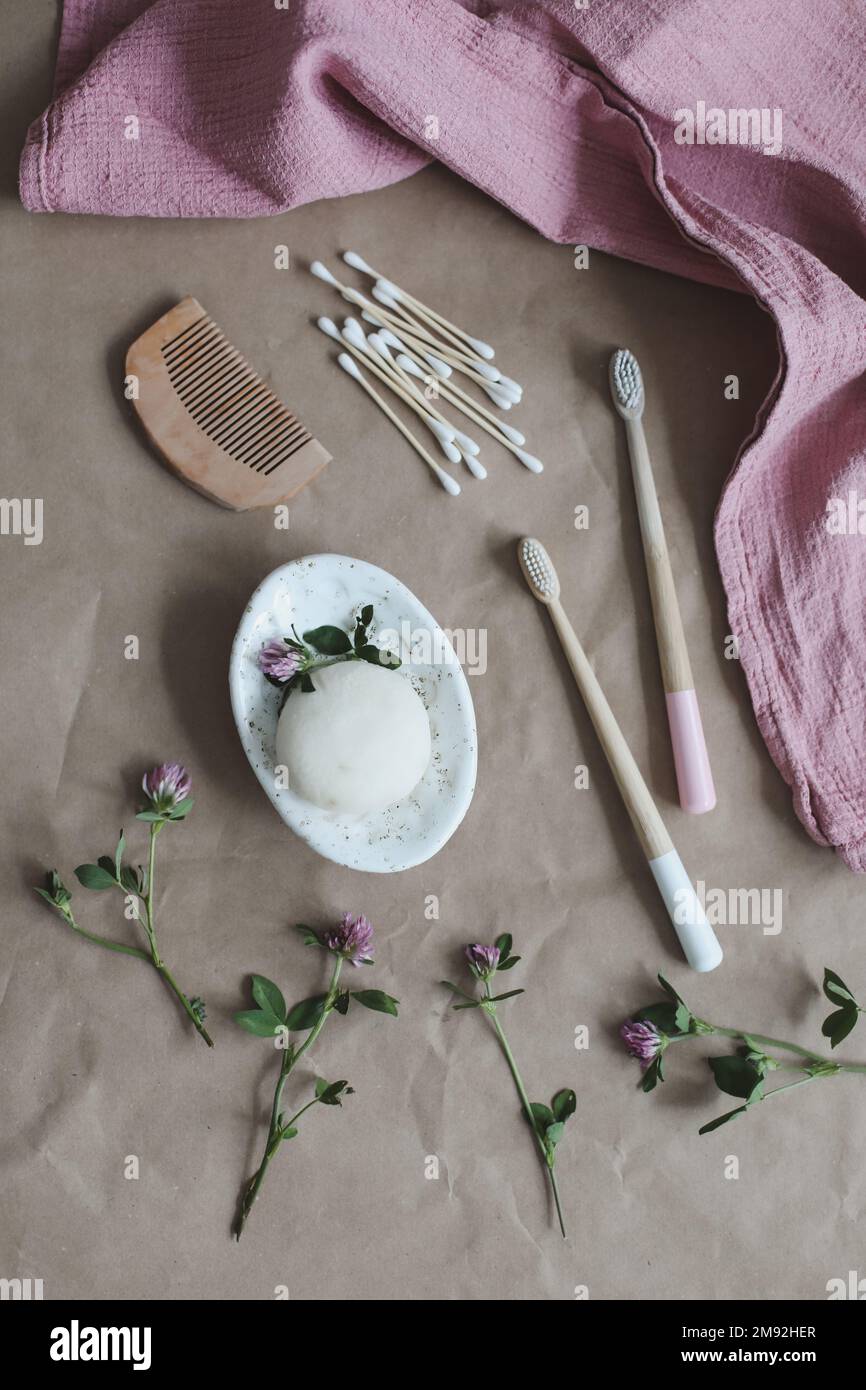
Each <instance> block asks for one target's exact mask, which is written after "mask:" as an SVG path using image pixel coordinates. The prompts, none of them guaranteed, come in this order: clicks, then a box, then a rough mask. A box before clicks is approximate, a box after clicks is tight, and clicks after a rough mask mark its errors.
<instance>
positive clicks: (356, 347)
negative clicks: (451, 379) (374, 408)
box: [316, 318, 463, 463]
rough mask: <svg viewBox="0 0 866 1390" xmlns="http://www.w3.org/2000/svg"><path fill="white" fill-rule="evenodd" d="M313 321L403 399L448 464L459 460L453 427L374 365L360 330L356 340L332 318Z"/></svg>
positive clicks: (461, 457)
mask: <svg viewBox="0 0 866 1390" xmlns="http://www.w3.org/2000/svg"><path fill="white" fill-rule="evenodd" d="M316 322H317V325H318V327H319V328H320V329H321V330H322V332H323V333H324V334H326V335H327V337H329V338H333V340H334V342H335V343H339V344H340V346H341V347H345V348H348V349H349V352H350V353H351V354H352V356H353V357H354V358H355V360H356V361H357V362H360V363H361V365H362V366H364V367H367V368H368V370H369V371H371V372H372V373H373V374H374V376H377V377H378V378H379V380H380V381H381V382H382V383H383V384H384V385H385V386H387V387H389V388H390V389H391V390H392V391H393V392H394V394H395V395H396V396H399V397H400V399H401V400H403V401H405V402H406V404H407V405H408V406H410V407H411V409H412V410H414V411H415V413H416V415H418V417H419V418H420V419H421V421H422V422H423V423H424V424H425V425H426V426H427V428H428V429H429V431H430V433H431V434H432V435H433V436H434V438H435V439H436V441H437V443H438V444H439V447H440V448H441V450H442V452H443V454H444V455H445V457H446V458H447V460H448V462H449V463H460V462H462V459H463V455H462V454H461V453H460V450H459V449H457V448H455V446H454V444H453V442H452V441H453V438H454V432H453V430H451V429H446V428H444V427H443V426H442V425H441V424H440V422H439V421H438V420H434V419H433V417H432V416H431V415H430V413H429V412H428V411H427V410H422V409H421V407H420V406H419V405H418V404H417V403H416V401H415V400H414V399H413V398H412V397H410V396H409V394H408V392H404V391H403V389H402V387H401V385H400V383H399V381H396V380H395V378H394V377H393V376H391V375H390V374H389V373H388V372H385V371H383V370H382V368H381V367H380V366H379V365H377V363H376V360H375V358H374V357H373V354H372V353H371V352H369V351H367V349H366V339H364V335H363V333H361V332H360V329H359V333H360V339H361V341H360V342H359V341H358V340H357V339H356V338H355V336H354V335H353V334H351V333H348V334H347V333H341V332H340V330H339V328H338V327H337V325H336V324H335V323H334V321H333V319H329V318H320V319H317V320H316ZM362 343H363V346H362ZM446 423H447V422H446Z"/></svg>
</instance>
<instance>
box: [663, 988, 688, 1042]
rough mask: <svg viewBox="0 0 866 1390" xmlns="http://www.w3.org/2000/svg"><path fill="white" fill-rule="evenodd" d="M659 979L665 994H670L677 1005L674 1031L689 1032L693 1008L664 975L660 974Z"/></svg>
mask: <svg viewBox="0 0 866 1390" xmlns="http://www.w3.org/2000/svg"><path fill="white" fill-rule="evenodd" d="M658 980H659V984H660V985H661V987H662V989H663V990H664V991H665V994H667V995H669V996H670V998H671V999H672V1000H673V1001H674V1004H675V1005H676V1009H675V1011H674V1028H673V1030H672V1031H674V1032H676V1033H688V1031H689V1025H690V1024H691V1021H692V1011H691V1009H690V1008H689V1006H688V1004H687V1003H686V1001H685V1000H684V999H683V998H682V997H681V996H680V995H679V994H677V992H676V990H675V989H674V987H673V985H669V984H668V982H667V980H666V979H665V977H664V975H659V977H658Z"/></svg>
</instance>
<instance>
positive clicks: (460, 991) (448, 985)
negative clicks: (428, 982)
mask: <svg viewBox="0 0 866 1390" xmlns="http://www.w3.org/2000/svg"><path fill="white" fill-rule="evenodd" d="M439 983H440V985H444V986H445V988H446V989H451V990H453V991H454V993H455V994H459V995H460V996H461V997H462V998H463V999H471V998H472V995H471V994H467V993H466V991H465V989H461V988H460V986H459V985H453V984H452V983H451V981H450V980H440V981H439Z"/></svg>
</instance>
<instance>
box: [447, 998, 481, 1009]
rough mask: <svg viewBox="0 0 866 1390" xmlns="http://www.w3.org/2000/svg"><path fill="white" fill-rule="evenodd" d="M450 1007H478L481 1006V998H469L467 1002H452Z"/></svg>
mask: <svg viewBox="0 0 866 1390" xmlns="http://www.w3.org/2000/svg"><path fill="white" fill-rule="evenodd" d="M451 1007H452V1009H480V1008H481V1000H480V999H470V1001H469V1003H468V1004H452V1005H451Z"/></svg>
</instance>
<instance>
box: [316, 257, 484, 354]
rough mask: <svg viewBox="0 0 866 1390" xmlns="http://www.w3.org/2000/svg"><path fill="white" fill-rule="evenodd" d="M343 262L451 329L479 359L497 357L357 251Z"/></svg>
mask: <svg viewBox="0 0 866 1390" xmlns="http://www.w3.org/2000/svg"><path fill="white" fill-rule="evenodd" d="M343 260H344V261H345V262H346V265H350V266H351V267H352V269H353V270H360V271H361V272H362V273H363V274H364V275H369V276H370V277H371V279H373V280H379V281H381V282H382V288H383V289H385V290H386V291H389V292H390V293H391V294H392V295H393V297H394V299H396V300H400V299H403V300H405V301H406V303H407V304H411V305H413V306H414V308H415V309H416V311H417V312H418V313H421V314H423V315H425V317H428V318H431V319H433V320H434V322H436V323H438V324H440V325H441V326H442V327H444V328H448V329H450V330H451V332H452V333H456V334H457V335H458V336H459V337H460V338H462V339H463V341H464V342H465V343H468V344H469V346H470V347H471V348H472V349H473V350H474V351H475V352H477V354H478V356H479V357H485V358H487V359H488V360H489V359H490V358H492V357H493V356H495V354H494V351H493V348H492V347H491V346H490V344H489V343H485V342H482V341H481V339H480V338H473V337H471V336H470V335H469V334H468V333H466V332H465V331H464V330H463V329H462V328H458V327H457V324H456V323H452V322H451V320H450V319H446V318H445V317H444V315H443V314H440V313H437V311H436V310H435V309H431V308H430V305H429V304H425V303H424V302H423V301H422V300H420V299H416V298H415V296H414V295H413V294H408V293H407V291H406V290H404V289H401V288H400V286H399V285H395V284H394V283H393V281H389V280H386V279H385V278H384V277H383V276H381V275H380V274H379V272H378V270H374V269H373V267H372V266H371V265H368V264H367V262H366V261H365V260H364V259H363V258H362V257H361V256H359V255H358V253H357V252H356V251H345V252H344V253H343Z"/></svg>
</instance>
